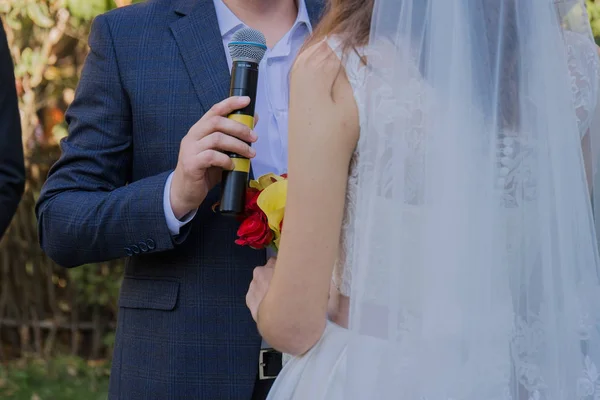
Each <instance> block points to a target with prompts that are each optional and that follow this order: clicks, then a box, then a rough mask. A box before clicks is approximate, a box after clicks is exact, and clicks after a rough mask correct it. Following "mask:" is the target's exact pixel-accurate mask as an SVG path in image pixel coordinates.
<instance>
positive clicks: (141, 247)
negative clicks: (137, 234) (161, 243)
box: [138, 242, 148, 253]
mask: <svg viewBox="0 0 600 400" xmlns="http://www.w3.org/2000/svg"><path fill="white" fill-rule="evenodd" d="M138 246H139V247H140V250H141V251H143V252H144V253H145V252H147V251H148V246H147V245H146V243H144V242H139V243H138Z"/></svg>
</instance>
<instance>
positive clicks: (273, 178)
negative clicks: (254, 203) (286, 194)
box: [250, 173, 284, 190]
mask: <svg viewBox="0 0 600 400" xmlns="http://www.w3.org/2000/svg"><path fill="white" fill-rule="evenodd" d="M283 179H284V178H282V177H281V176H279V175H275V174H274V173H269V174H265V175H263V176H261V177H260V178H258V179H257V180H253V181H250V187H251V188H252V189H256V190H264V189H266V188H267V187H269V186H271V185H272V184H273V183H274V182H278V181H281V180H283Z"/></svg>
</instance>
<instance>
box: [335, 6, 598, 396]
mask: <svg viewBox="0 0 600 400" xmlns="http://www.w3.org/2000/svg"><path fill="white" fill-rule="evenodd" d="M367 57H368V64H369V72H368V79H367V84H366V85H367V99H368V104H367V110H368V111H367V113H366V118H365V121H363V133H362V137H361V141H360V143H359V161H358V168H359V179H360V186H359V187H360V189H359V190H360V192H359V199H358V205H357V210H358V211H357V221H356V223H357V229H358V230H360V231H361V232H362V233H361V234H360V235H357V237H358V239H357V240H356V242H355V243H354V247H353V252H354V253H353V257H352V259H353V260H354V262H353V264H354V265H353V269H352V271H353V280H352V296H351V298H352V304H351V315H350V330H351V336H352V339H351V343H350V346H349V348H348V350H347V351H348V353H347V355H348V362H347V374H348V381H347V389H348V390H347V395H346V397H345V398H347V399H350V400H354V399H356V400H358V399H360V400H365V399H377V400H387V399H402V400H450V399H453V400H492V399H499V400H500V399H503V400H505V399H506V400H508V399H512V400H582V399H585V400H587V399H594V400H598V399H600V278H599V269H598V266H599V261H598V249H597V243H596V233H595V232H596V229H595V226H594V219H593V214H592V206H591V204H592V203H594V201H590V198H591V197H594V196H590V194H591V191H590V190H589V189H588V183H587V180H586V176H587V177H588V180H589V181H590V185H592V184H593V183H594V182H600V177H599V178H596V176H595V175H596V172H597V169H598V160H596V158H597V156H598V154H600V151H599V149H600V143H598V140H597V139H598V137H597V136H599V135H600V130H598V129H597V128H598V125H597V124H596V123H595V116H596V106H597V103H598V101H597V100H598V89H597V86H598V54H597V51H596V47H595V44H594V41H593V38H592V35H591V30H590V26H589V22H588V18H587V14H586V12H585V4H584V1H583V0H572V1H553V0H535V1H532V0H376V1H375V10H374V16H373V24H372V29H371V38H370V44H369V46H368V49H367ZM582 148H583V151H582ZM584 165H587V166H588V173H587V174H586V171H585V168H584ZM594 178H596V179H594ZM599 187H600V186H599ZM598 191H600V188H599V189H598ZM598 191H593V192H594V193H593V194H598ZM598 197H600V196H598ZM595 209H596V210H600V203H598V205H597V206H596V207H595Z"/></svg>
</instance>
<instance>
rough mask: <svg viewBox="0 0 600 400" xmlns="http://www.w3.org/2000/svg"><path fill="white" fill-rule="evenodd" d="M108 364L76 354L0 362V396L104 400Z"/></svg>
mask: <svg viewBox="0 0 600 400" xmlns="http://www.w3.org/2000/svg"><path fill="white" fill-rule="evenodd" d="M109 372H110V365H109V364H108V363H106V362H100V363H97V362H89V361H84V360H82V359H81V358H76V357H56V358H54V359H52V360H50V361H43V360H40V359H35V360H29V359H21V360H18V361H13V362H11V363H9V364H8V365H6V366H0V399H13V400H106V398H107V397H108V380H109Z"/></svg>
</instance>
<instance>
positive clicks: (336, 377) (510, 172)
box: [268, 32, 598, 400]
mask: <svg viewBox="0 0 600 400" xmlns="http://www.w3.org/2000/svg"><path fill="white" fill-rule="evenodd" d="M565 37H566V40H567V42H569V41H572V42H573V43H575V45H577V41H578V40H580V39H579V38H578V37H577V35H576V34H572V33H571V32H566V33H565ZM327 43H328V44H329V46H330V47H331V49H332V50H333V51H334V52H335V53H336V54H337V55H338V57H340V59H341V60H342V61H343V66H344V68H345V71H346V75H347V77H348V80H349V82H350V84H351V85H352V88H353V91H354V96H355V100H356V103H357V106H358V112H359V120H360V125H361V134H362V133H364V131H365V128H366V127H365V120H366V113H367V105H366V98H367V94H366V85H365V83H366V80H367V68H366V67H365V66H364V65H363V64H362V63H361V60H360V57H359V55H358V54H363V53H361V49H358V52H354V51H350V52H348V54H347V55H346V56H345V57H342V54H341V51H340V42H339V40H337V39H336V38H332V37H330V38H328V39H327ZM588 49H589V51H588V52H587V53H581V52H572V54H571V56H572V57H571V59H572V60H573V63H572V64H571V65H570V70H571V73H572V75H573V86H572V87H573V93H574V102H575V106H576V109H577V112H578V117H579V122H580V130H581V132H582V135H583V134H585V132H586V131H587V129H588V127H589V124H590V121H589V119H590V115H591V114H592V111H593V108H594V107H595V103H596V99H595V95H596V93H594V91H593V90H592V88H594V87H595V85H596V84H597V82H592V81H590V79H588V77H590V76H591V77H597V76H596V75H595V74H594V73H593V72H590V71H595V70H596V69H597V68H598V66H597V62H596V57H595V56H594V54H593V53H591V52H593V51H595V49H593V48H591V47H589V46H588ZM357 53H358V54H357ZM573 54H577V55H576V56H575V55H573ZM576 57H578V58H579V59H576ZM581 57H583V59H582V58H581ZM582 68H586V69H587V68H589V70H585V71H584V70H582ZM405 73H409V74H411V75H412V74H414V77H415V79H413V80H412V82H413V84H412V85H411V86H410V87H407V88H405V91H404V92H403V93H402V94H399V95H398V96H399V97H401V99H400V100H401V102H402V104H403V105H407V106H406V107H407V109H406V110H405V111H407V112H408V113H410V112H411V111H415V110H419V109H423V108H424V107H426V105H425V104H424V103H426V102H428V101H431V96H432V89H431V88H430V87H429V86H428V85H427V84H426V83H425V82H424V81H423V80H422V79H420V74H419V71H418V68H417V67H416V66H414V65H410V66H407V69H406V71H405ZM394 104H396V107H397V104H398V103H394ZM390 107H391V108H390V110H389V115H394V113H398V112H399V111H398V109H396V108H395V107H393V106H392V105H390ZM392 107H393V108H392ZM422 133H423V130H422V129H415V130H414V136H413V137H411V138H410V143H411V145H410V146H411V149H410V151H411V152H412V154H413V156H412V157H413V158H412V159H411V163H410V164H411V168H409V169H407V170H406V171H405V172H404V173H405V174H406V175H407V177H406V179H407V180H408V181H410V180H411V179H415V180H418V179H419V174H420V173H421V172H420V171H421V165H422V163H421V160H420V158H421V156H422V155H421V154H420V152H419V143H420V136H421V135H422ZM509 136H510V135H509ZM362 143H363V136H362V135H361V139H359V143H358V145H357V148H356V150H355V154H354V156H353V158H352V161H351V166H350V170H349V176H348V185H347V193H346V204H345V217H344V221H343V226H342V230H341V237H340V251H339V256H338V260H337V262H336V265H335V268H334V275H333V283H334V284H335V286H336V287H337V289H338V290H339V291H340V293H342V294H343V295H345V296H348V297H350V296H351V293H350V291H351V283H352V276H353V273H352V265H353V263H352V244H353V243H354V241H355V240H356V235H361V230H359V229H357V227H356V226H355V223H354V221H355V219H356V218H355V213H356V207H357V196H358V179H359V176H358V169H357V165H358V160H359V159H360V156H361V145H362ZM502 146H504V147H508V148H510V150H511V151H510V152H508V151H507V152H505V153H506V154H508V153H511V157H509V158H510V160H509V161H508V162H507V161H506V160H504V161H503V165H504V167H503V169H502V170H501V171H500V178H499V179H498V184H499V185H500V186H503V185H505V183H506V182H508V181H512V182H514V181H515V180H516V181H519V179H521V178H519V176H520V173H519V171H520V170H521V169H522V168H524V167H525V166H524V164H523V163H522V162H518V161H516V160H517V159H518V158H519V149H521V151H522V149H523V148H526V146H524V145H523V144H522V143H521V144H519V143H513V142H512V141H511V140H505V141H504V142H503V143H502ZM513 147H514V149H515V151H512V150H513ZM511 160H512V161H511ZM527 185H528V182H526V181H525V180H523V181H519V184H518V185H517V186H519V187H520V188H521V189H526V186H527ZM510 187H511V188H512V189H513V190H514V188H515V185H511V186H510ZM505 189H506V190H505V192H506V193H505V201H506V203H507V212H508V213H510V212H512V211H511V210H515V209H518V207H519V205H518V204H516V205H515V204H512V203H511V202H512V201H513V200H514V199H513V197H512V196H511V191H510V190H508V185H507V188H505ZM408 195H409V196H414V197H415V198H416V197H418V193H410V192H409V193H408ZM411 203H413V202H411V201H410V200H409V201H407V202H406V203H405V204H403V205H402V207H404V208H403V209H402V210H398V205H396V206H394V205H393V204H379V205H378V206H379V207H390V210H393V211H394V212H396V213H398V212H401V213H403V221H404V222H405V225H404V226H402V227H401V228H400V229H398V233H397V234H398V235H402V236H403V237H402V242H403V243H410V241H411V240H412V239H411V238H413V237H414V238H416V237H418V236H419V235H418V234H416V232H415V229H418V227H419V226H421V224H420V223H419V221H418V220H419V218H421V216H420V211H419V209H420V207H421V206H419V205H418V204H416V203H417V202H414V203H415V205H414V206H411V205H410V204H411ZM515 206H516V208H514V207H515ZM515 218H519V216H518V213H515ZM510 220H511V217H510V216H509V217H508V218H507V221H508V224H510ZM411 221H413V222H412V223H411ZM378 240H381V243H383V244H384V245H392V246H393V242H392V243H391V244H390V243H389V242H390V240H391V238H380V239H378ZM517 240H519V239H515V241H517ZM386 242H388V244H386ZM404 248H405V249H406V248H410V246H405V247H404ZM415 257H419V256H418V254H417V252H416V251H415V254H403V259H404V260H406V262H407V263H411V260H412V261H414V265H419V264H420V263H421V261H419V260H416V259H415ZM370 279H372V278H370ZM381 285H385V282H381ZM375 292H376V290H375ZM369 296H371V298H372V299H373V302H374V303H377V293H370V294H369ZM400 296H401V301H403V302H405V303H411V302H412V301H414V299H416V298H417V297H418V294H417V293H401V294H400ZM383 304H384V303H383ZM409 307H410V306H409ZM498 312H499V313H501V312H511V310H506V309H504V310H500V309H499V310H498ZM498 320H504V319H502V318H500V317H499V318H498ZM492 323H493V321H492ZM503 329H504V330H506V329H509V328H508V327H506V326H498V332H499V336H498V337H499V338H500V340H501V341H502V340H504V338H505V337H506V336H505V335H506V334H504V333H502V334H500V332H501V331H502V330H503ZM349 340H350V332H349V331H348V330H347V329H345V328H343V327H340V326H338V325H336V324H335V323H333V322H330V321H328V323H327V326H326V329H325V331H324V333H323V336H322V338H321V339H320V341H319V342H318V343H317V344H316V345H315V346H314V347H313V348H312V349H311V350H310V351H308V352H307V353H306V354H304V355H303V356H300V357H293V358H291V359H290V360H289V361H288V362H287V363H286V364H285V366H284V368H283V370H282V371H281V373H280V374H279V377H278V378H277V380H276V381H275V383H274V385H273V387H272V389H271V391H270V393H269V397H268V399H270V400H292V399H293V400H342V399H344V398H345V396H344V390H347V385H346V366H347V359H346V350H347V349H348V345H349ZM365 345H367V346H368V345H373V346H375V347H376V346H377V342H376V339H373V343H370V344H368V343H367V344H365ZM507 345H508V344H506V343H498V348H497V349H495V350H494V351H497V352H498V353H499V354H500V355H498V354H496V353H494V354H491V355H489V360H490V362H491V361H492V360H495V361H496V363H495V365H491V364H492V363H490V365H487V366H486V367H487V368H490V370H493V369H494V368H495V369H496V371H497V370H503V369H506V368H508V367H510V366H508V367H507V364H506V362H507V360H508V359H507V357H506V356H505V355H504V354H508V352H509V351H508V349H507V348H506V346H507ZM406 351H407V352H410V349H406ZM482 357H484V356H483V355H482ZM485 357H487V356H485ZM486 359H488V358H486ZM513 361H514V360H513ZM508 362H509V363H510V360H508ZM515 362H516V361H515ZM365 368H369V367H368V366H365ZM482 373H485V372H484V371H482ZM507 379H509V378H507ZM432 384H434V383H432ZM507 385H508V382H507ZM490 393H491V391H490ZM365 400H366V399H365ZM482 400H484V399H483V398H482ZM486 400H488V399H486Z"/></svg>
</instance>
